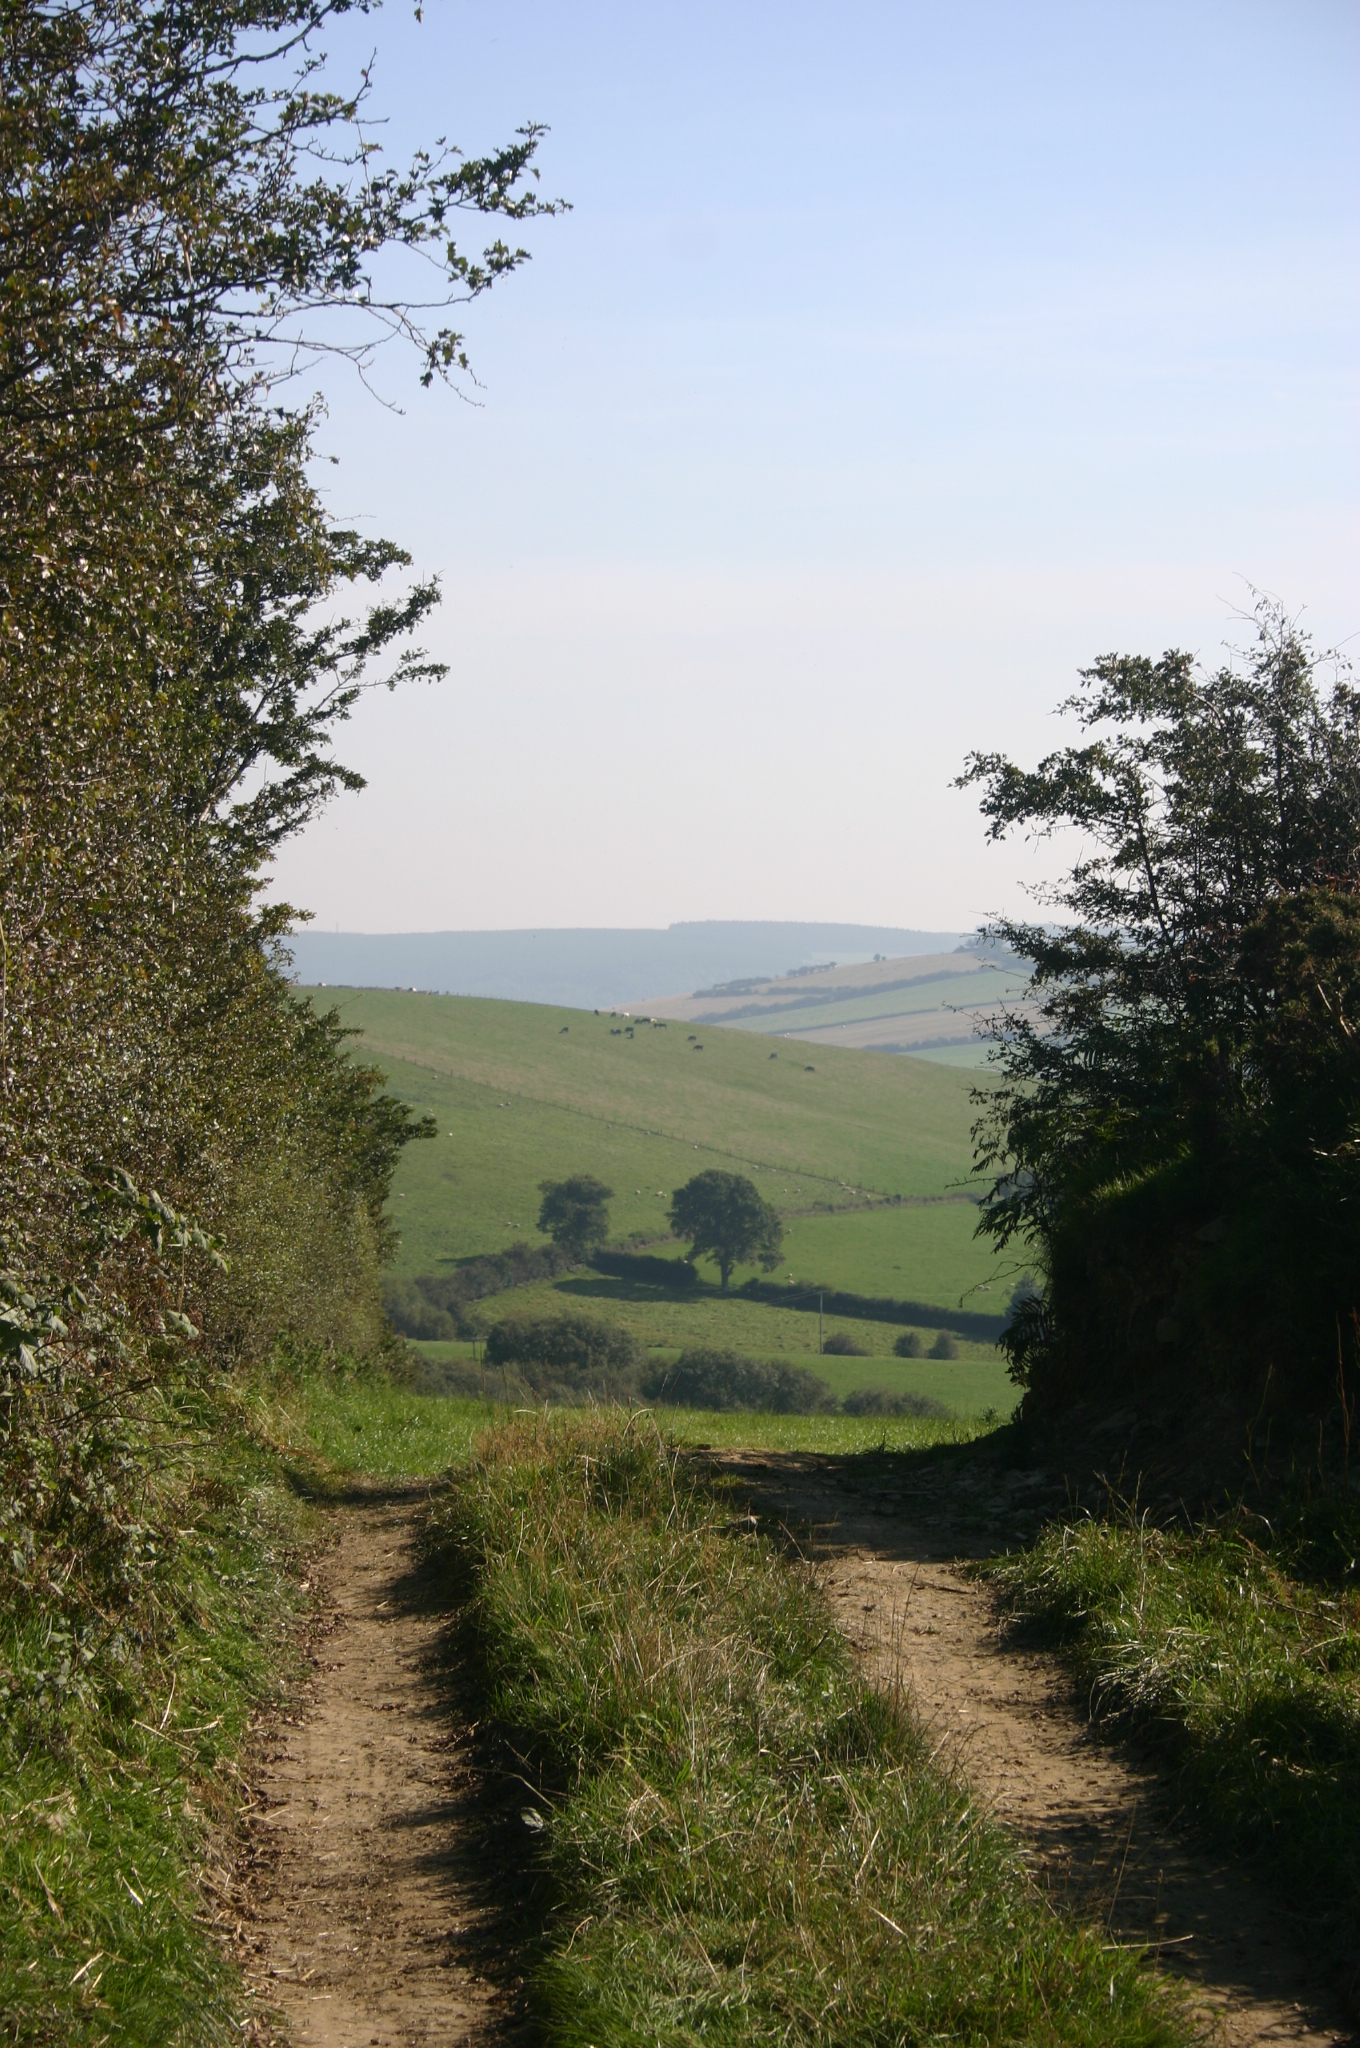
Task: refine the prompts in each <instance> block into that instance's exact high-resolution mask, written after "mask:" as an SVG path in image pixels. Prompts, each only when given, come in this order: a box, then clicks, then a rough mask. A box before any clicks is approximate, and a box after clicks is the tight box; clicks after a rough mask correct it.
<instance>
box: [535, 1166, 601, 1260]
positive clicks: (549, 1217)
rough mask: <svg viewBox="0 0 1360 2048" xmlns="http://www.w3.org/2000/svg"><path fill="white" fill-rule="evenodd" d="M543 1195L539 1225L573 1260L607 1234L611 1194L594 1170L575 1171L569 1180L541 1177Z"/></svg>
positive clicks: (586, 1251)
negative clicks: (597, 1178)
mask: <svg viewBox="0 0 1360 2048" xmlns="http://www.w3.org/2000/svg"><path fill="white" fill-rule="evenodd" d="M538 1186H539V1192H540V1193H541V1194H542V1196H543V1201H542V1204H541V1206H540V1208H539V1212H538V1227H539V1229H540V1230H541V1231H542V1232H543V1233H544V1235H545V1236H546V1237H550V1238H551V1239H552V1241H553V1243H554V1244H560V1245H561V1247H562V1249H563V1250H564V1251H568V1252H570V1253H571V1255H572V1257H573V1258H575V1259H584V1258H585V1256H586V1254H587V1253H588V1252H589V1251H590V1250H591V1248H592V1247H593V1246H595V1245H597V1244H602V1243H603V1242H604V1240H605V1238H606V1237H607V1236H608V1235H609V1209H608V1206H607V1205H608V1203H609V1200H610V1198H611V1196H612V1195H613V1193H614V1190H613V1188H607V1187H606V1186H605V1184H604V1182H603V1181H602V1180H596V1178H595V1176H594V1174H593V1173H574V1174H572V1175H571V1177H570V1179H569V1180H541V1181H540V1182H539V1184H538Z"/></svg>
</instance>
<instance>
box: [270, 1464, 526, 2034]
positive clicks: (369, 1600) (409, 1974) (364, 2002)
mask: <svg viewBox="0 0 1360 2048" xmlns="http://www.w3.org/2000/svg"><path fill="white" fill-rule="evenodd" d="M414 1520H415V1503H414V1501H413V1500H411V1499H409V1498H408V1499H396V1500H392V1499H388V1500H386V1501H382V1500H377V1499H375V1500H373V1501H371V1502H363V1503H360V1504H358V1505H353V1506H349V1507H346V1508H344V1509H341V1510H338V1511H337V1513H336V1527H337V1542H336V1545H335V1547H334V1549H333V1550H332V1551H331V1552H330V1553H329V1554H328V1555H327V1557H326V1558H325V1559H324V1560H323V1562H322V1565H321V1568H320V1569H321V1575H322V1586H323V1590H324V1593H325V1596H326V1607H325V1609H324V1610H323V1617H322V1620H321V1623H320V1627H319V1630H318V1633H317V1636H316V1640H315V1652H316V1663H315V1668H314V1671H313V1674H312V1678H311V1682H310V1684H309V1685H308V1687H307V1688H306V1692H305V1694H304V1696H303V1697H302V1699H301V1700H300V1701H299V1702H298V1703H297V1704H296V1706H295V1707H294V1708H293V1710H292V1711H291V1713H290V1714H289V1716H288V1717H287V1719H286V1720H285V1721H283V1722H282V1723H280V1724H278V1725H276V1727H275V1728H274V1729H273V1730H272V1731H271V1736H272V1739H271V1740H270V1742H269V1744H268V1746H267V1748H265V1749H264V1751H263V1752H262V1754H261V1755H260V1756H259V1757H258V1758H257V1760H256V1767H255V1771H254V1774H253V1777H254V1793H255V1799H256V1802H257V1804H256V1806H255V1810H254V1812H253V1813H252V1814H251V1816H250V1819H251V1822H252V1827H253V1835H254V1842H255V1854H254V1857H253V1859H252V1860H253V1862H254V1866H255V1867H254V1873H253V1882H251V1883H249V1884H247V1886H246V1895H247V1900H248V1903H247V1905H246V1907H245V1909H244V1911H243V1912H242V1915H241V1921H240V1926H239V1931H238V1948H239V1950H240V1952H241V1954H242V1959H243V1961H244V1962H245V1964H246V1968H247V1974H248V1976H249V1977H250V1979H251V1981H252V1984H253V1986H254V1988H255V1990H256V1991H257V1993H258V1995H259V1998H260V2000H261V2003H262V2005H264V2006H266V2007H271V2008H273V2009H274V2010H275V2012H276V2013H278V2014H281V2016H282V2020H283V2024H284V2031H283V2035H282V2038H283V2039H285V2040H288V2041H291V2042H293V2043H296V2044H297V2048H435V2044H438V2048H455V2044H463V2043H468V2044H477V2048H483V2044H486V2043H489V2042H490V2041H491V2040H493V2039H503V2038H504V2033H503V2024H502V2023H503V2021H504V2019H505V2017H506V2002H505V1999H504V1997H503V1995H502V1994H501V1993H500V1992H499V1991H498V1990H497V1989H496V1988H495V1987H493V1985H492V1984H491V1983H490V1982H489V1981H488V1979H487V1977H486V1976H485V1975H484V1974H483V1969H482V1953H481V1952H482V1950H483V1949H484V1948H485V1947H486V1945H487V1940H488V1933H489V1929H490V1927H491V1923H492V1917H493V1914H492V1907H491V1905H490V1904H489V1902H488V1901H487V1899H486V1898H485V1896H484V1895H483V1889H482V1887H481V1885H480V1884H479V1881H478V1874H477V1872H476V1871H475V1870H474V1869H473V1868H472V1867H471V1863H472V1852H471V1851H470V1849H469V1827H468V1821H469V1814H470V1808H471V1805H472V1802H473V1795H474V1792H475V1782H474V1773H473V1762H472V1754H471V1748H470V1731H469V1730H467V1729H466V1728H460V1727H459V1725H458V1723H457V1721H456V1719H454V1718H451V1716H450V1707H449V1702H448V1701H447V1699H445V1698H444V1697H443V1696H442V1694H441V1689H440V1686H439V1684H438V1680H437V1677H436V1675H435V1672H434V1670H433V1668H432V1667H433V1659H432V1652H433V1651H434V1649H435V1646H436V1640H437V1637H438V1634H439V1630H440V1627H441V1624H442V1621H443V1619H444V1617H443V1616H442V1614H441V1613H440V1611H439V1609H438V1607H437V1605H436V1604H435V1603H434V1602H433V1601H432V1600H430V1599H429V1598H428V1597H427V1596H426V1594H425V1590H424V1588H423V1587H422V1584H421V1580H420V1576H419V1574H418V1572H417V1571H416V1569H415V1559H414V1555H413V1538H414ZM257 2038H262V2039H267V2038H269V2029H268V2027H266V2026H263V2025H261V2027H260V2030H259V2032H258V2035H257Z"/></svg>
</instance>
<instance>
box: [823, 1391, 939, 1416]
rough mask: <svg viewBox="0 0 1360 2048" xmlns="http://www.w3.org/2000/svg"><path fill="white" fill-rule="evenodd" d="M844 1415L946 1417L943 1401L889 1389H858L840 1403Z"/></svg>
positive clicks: (928, 1396) (925, 1395) (924, 1395)
mask: <svg viewBox="0 0 1360 2048" xmlns="http://www.w3.org/2000/svg"><path fill="white" fill-rule="evenodd" d="M841 1412H842V1413H843V1414H845V1415H948V1414H949V1412H950V1411H949V1409H948V1408H946V1407H945V1405H944V1402H943V1401H932V1399H931V1398H930V1395H929V1394H912V1393H908V1394H898V1393H894V1392H893V1390H892V1388H891V1387H858V1388H856V1390H855V1392H854V1393H853V1394H847V1395H846V1397H845V1399H844V1400H843V1401H842V1402H841Z"/></svg>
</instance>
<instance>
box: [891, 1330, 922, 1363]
mask: <svg viewBox="0 0 1360 2048" xmlns="http://www.w3.org/2000/svg"><path fill="white" fill-rule="evenodd" d="M925 1350H926V1347H925V1345H924V1344H923V1343H922V1342H921V1339H920V1337H919V1336H918V1334H917V1332H916V1331H915V1330H904V1331H903V1332H902V1334H901V1336H900V1337H899V1338H898V1340H897V1342H896V1343H895V1344H894V1345H893V1356H894V1357H895V1358H924V1357H925Z"/></svg>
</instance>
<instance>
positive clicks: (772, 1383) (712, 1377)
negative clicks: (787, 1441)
mask: <svg viewBox="0 0 1360 2048" xmlns="http://www.w3.org/2000/svg"><path fill="white" fill-rule="evenodd" d="M642 1391H643V1393H644V1394H645V1395H646V1396H647V1398H648V1399H649V1400H651V1401H661V1402H667V1403H669V1404H670V1405H671V1406H672V1407H675V1408H719V1409H733V1408H736V1409H747V1410H750V1411H752V1412H753V1413H759V1414H766V1415H824V1414H828V1413H830V1412H831V1411H832V1410H833V1409H834V1408H835V1406H836V1399H835V1396H834V1394H833V1393H832V1392H831V1389H830V1388H829V1387H828V1386H827V1384H826V1382H825V1380H820V1379H818V1377H817V1375H816V1373H815V1372H809V1371H808V1370H807V1369H806V1367H804V1366H801V1365H773V1364H768V1363H766V1362H765V1361H764V1360H762V1359H758V1358H743V1357H742V1355H741V1353H740V1352H737V1351H682V1352H681V1354H680V1356H679V1358H678V1359H677V1360H676V1362H675V1364H674V1365H654V1366H652V1367H650V1368H649V1370H648V1371H647V1372H646V1373H644V1375H643V1378H642Z"/></svg>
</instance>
